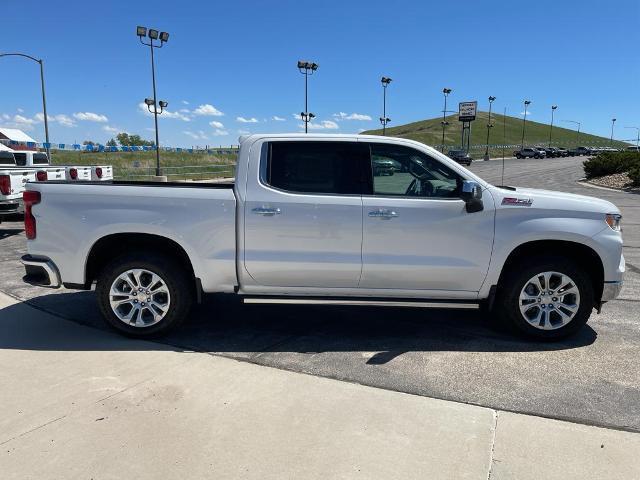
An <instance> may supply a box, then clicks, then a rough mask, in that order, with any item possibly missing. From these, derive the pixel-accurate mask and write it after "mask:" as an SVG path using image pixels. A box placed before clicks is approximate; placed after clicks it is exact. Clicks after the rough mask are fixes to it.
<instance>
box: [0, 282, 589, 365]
mask: <svg viewBox="0 0 640 480" xmlns="http://www.w3.org/2000/svg"><path fill="white" fill-rule="evenodd" d="M28 305H30V306H31V307H35V308H36V309H38V310H40V311H42V312H43V314H42V315H39V314H37V312H35V313H34V310H33V309H31V308H28V307H27V306H26V305H25V303H18V304H15V305H11V306H8V307H5V308H4V309H2V310H0V348H1V349H26V350H101V349H107V350H111V349H120V350H122V349H125V350H126V349H133V350H144V349H156V348H157V349H162V350H164V349H166V346H170V347H171V348H169V349H171V350H176V351H193V350H195V351H201V352H209V353H220V354H224V355H228V356H234V357H237V358H246V359H250V358H252V357H254V356H258V355H261V354H266V353H271V354H275V353H278V352H287V353H301V354H316V353H324V352H368V355H365V356H363V357H362V359H363V360H362V361H363V362H366V364H368V365H381V364H385V363H388V362H389V361H391V360H392V359H394V358H396V357H398V356H399V355H402V354H404V353H407V352H428V351H452V352H535V351H557V350H566V349H573V348H579V347H584V346H587V345H590V344H592V343H593V342H594V341H595V339H596V337H597V334H596V332H595V331H594V330H593V329H592V328H591V327H590V326H586V327H585V328H583V329H582V330H581V331H580V332H579V333H578V334H577V335H575V336H573V337H571V338H569V339H566V340H562V341H558V342H552V343H543V342H532V341H529V340H526V339H523V338H520V337H517V336H514V335H512V334H510V333H508V332H506V331H504V330H502V329H500V328H499V327H497V326H495V325H494V323H495V322H494V321H493V319H491V318H487V316H486V315H483V314H481V313H479V312H470V311H454V310H432V309H429V310H425V309H419V308H416V309H409V308H383V307H380V308H373V307H324V306H323V307H320V306H293V305H286V306H284V305H243V304H242V303H241V302H240V301H239V300H238V299H237V298H235V297H232V296H227V295H220V296H215V297H210V298H208V299H207V300H206V301H205V303H203V304H202V305H198V306H196V307H195V308H194V310H193V312H192V314H191V316H190V318H189V319H188V320H187V321H186V322H185V323H184V324H183V325H182V326H181V327H180V328H178V329H177V330H176V331H174V332H171V333H170V334H169V335H167V336H165V337H162V338H158V339H155V340H154V341H153V342H143V341H139V340H130V339H125V338H124V337H121V336H119V335H114V334H112V332H111V331H110V329H109V328H108V327H107V326H106V325H105V324H104V322H103V320H102V318H101V317H100V314H99V312H98V309H97V307H96V304H95V295H94V293H93V292H72V293H59V294H49V295H43V296H40V297H36V298H33V299H31V300H29V301H28ZM45 312H46V313H51V314H54V315H56V316H57V317H62V318H63V319H65V320H71V321H72V322H75V323H77V324H81V325H85V326H89V327H93V328H95V329H98V330H100V331H101V332H100V334H99V335H98V336H96V333H97V332H95V330H94V331H93V332H91V333H92V335H91V338H92V340H91V341H90V342H88V343H86V335H85V334H84V333H82V332H85V331H86V329H79V328H77V326H76V325H73V324H72V323H68V322H65V321H64V320H62V319H60V318H56V317H51V316H49V315H46V314H45ZM26 313H29V315H26ZM26 316H28V317H29V318H28V319H26V318H25V317H26ZM39 322H40V323H41V324H39ZM65 330H67V332H66V334H65ZM47 332H49V333H47ZM51 332H55V333H54V334H51ZM78 332H81V334H79V333H78ZM102 332H103V333H102ZM78 335H80V336H79V337H78ZM76 337H77V338H76ZM115 339H118V341H115ZM161 345H162V346H161ZM376 352H377V353H376ZM369 354H370V355H369Z"/></svg>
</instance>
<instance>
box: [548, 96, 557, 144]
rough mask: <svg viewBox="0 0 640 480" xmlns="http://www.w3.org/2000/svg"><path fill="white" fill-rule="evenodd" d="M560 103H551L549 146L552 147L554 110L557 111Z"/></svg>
mask: <svg viewBox="0 0 640 480" xmlns="http://www.w3.org/2000/svg"><path fill="white" fill-rule="evenodd" d="M556 108H558V105H551V125H549V148H551V134H552V133H553V112H555V111H556Z"/></svg>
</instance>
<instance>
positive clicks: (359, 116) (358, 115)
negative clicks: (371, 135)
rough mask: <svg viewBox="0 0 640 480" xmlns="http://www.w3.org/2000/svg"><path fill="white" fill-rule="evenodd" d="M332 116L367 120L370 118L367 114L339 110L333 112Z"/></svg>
mask: <svg viewBox="0 0 640 480" xmlns="http://www.w3.org/2000/svg"><path fill="white" fill-rule="evenodd" d="M332 116H333V118H335V119H336V120H359V121H369V120H371V117H370V116H369V115H366V114H364V113H345V112H340V113H334V114H333V115H332Z"/></svg>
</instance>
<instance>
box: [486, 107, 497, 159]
mask: <svg viewBox="0 0 640 480" xmlns="http://www.w3.org/2000/svg"><path fill="white" fill-rule="evenodd" d="M495 99H496V97H491V96H490V97H489V123H487V146H486V148H485V150H484V159H485V161H486V160H489V131H490V130H491V127H493V125H491V104H492V103H493V101H494V100H495Z"/></svg>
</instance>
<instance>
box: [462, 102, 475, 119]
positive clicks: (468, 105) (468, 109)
mask: <svg viewBox="0 0 640 480" xmlns="http://www.w3.org/2000/svg"><path fill="white" fill-rule="evenodd" d="M476 110H478V102H460V103H459V104H458V121H460V122H473V121H474V120H475V119H476Z"/></svg>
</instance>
